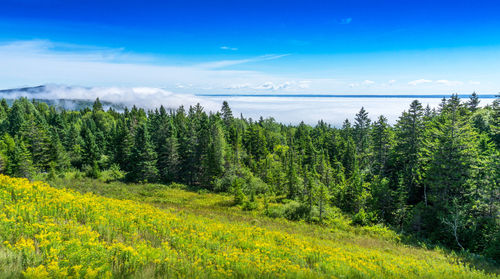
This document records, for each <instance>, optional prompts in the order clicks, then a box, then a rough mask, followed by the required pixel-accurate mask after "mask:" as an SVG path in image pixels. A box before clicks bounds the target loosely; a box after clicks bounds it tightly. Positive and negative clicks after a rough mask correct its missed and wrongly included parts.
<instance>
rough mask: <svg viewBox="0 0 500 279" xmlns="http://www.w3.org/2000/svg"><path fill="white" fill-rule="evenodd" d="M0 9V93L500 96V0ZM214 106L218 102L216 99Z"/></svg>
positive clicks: (68, 0)
mask: <svg viewBox="0 0 500 279" xmlns="http://www.w3.org/2000/svg"><path fill="white" fill-rule="evenodd" d="M0 7H1V8H0V89H7V88H16V87H27V86H37V85H41V84H49V85H53V86H52V87H50V88H57V90H55V89H54V90H55V91H54V92H53V94H56V95H58V96H62V95H61V94H62V93H61V88H70V87H71V88H72V87H74V88H76V89H71V90H67V91H64V92H65V94H66V95H65V97H72V94H74V93H75V92H77V91H78V90H80V91H81V89H82V88H86V89H85V90H86V91H85V90H84V91H85V92H87V93H86V94H90V93H92V94H94V95H95V96H98V95H99V94H103V95H105V96H107V97H109V96H115V97H116V96H121V98H125V99H127V100H128V99H130V98H132V99H134V98H136V99H137V100H138V101H141V102H144V104H148V102H146V101H147V100H146V99H141V98H140V96H142V95H141V94H143V93H144V92H146V93H147V92H160V93H158V94H156V93H154V94H152V93H151V94H150V93H147V94H150V95H154V96H157V97H158V98H159V100H163V99H161V98H163V97H165V96H170V97H168V98H170V99H169V100H171V101H172V102H173V103H175V104H177V103H178V102H186V103H190V102H193V101H199V100H200V98H201V99H203V98H202V97H200V96H196V95H197V94H198V95H200V94H205V95H206V94H235V95H237V94H273V95H275V94H363V95H366V94H398V95H401V94H402V95H404V94H451V93H459V94H470V93H472V92H473V91H475V92H477V93H478V94H479V95H481V94H497V93H498V92H499V91H500V66H499V65H500V16H499V15H500V3H497V1H484V0H474V1H469V0H466V1H464V0H455V1H445V0H443V1H439V0H433V1H428V0H420V1H407V0H397V1H382V0H378V1H361V0H351V1H335V0H332V1H325V0H323V1H314V0H309V1H294V0H288V1H273V0H266V1H261V0H253V1H243V0H239V1H217V0H214V1H192V0H178V1H177V0H176V1H135V0H134V1H124V0H122V1H114V0H107V1H102V0H100V1H95V0H85V1H83V0H73V1H72V0H64V1H60V0H43V1H42V0H0ZM75 90H76V91H75ZM80 91H78V92H80ZM64 92H63V93H64ZM109 92H112V93H110V94H108V93H109ZM51 94H52V93H51ZM53 94H52V95H53ZM147 94H146V95H147ZM63 95H64V94H63ZM94 95H92V97H94ZM86 96H88V95H86ZM174 96H175V98H174ZM160 97H161V98H160ZM109 98H111V97H109ZM165 98H167V97H165ZM155 100H156V99H155ZM165 100H166V99H165ZM203 100H204V101H205V103H206V105H207V106H208V107H212V106H213V105H214V103H213V101H214V100H216V98H212V99H210V100H208V99H207V98H204V99H203ZM242 100H247V99H244V98H243V99H238V100H233V101H234V103H237V104H236V105H238V104H241V103H245V104H246V107H245V109H243V108H242V109H241V110H242V111H250V110H249V109H248V108H249V107H254V104H255V103H256V102H255V100H256V99H252V100H253V101H249V100H247V101H246V102H243V101H242ZM272 100H274V99H272V98H271V99H267V101H265V102H270V101H272ZM316 101H318V102H322V101H321V100H316ZM280 102H281V103H283V106H288V110H289V111H292V110H290V107H293V105H291V104H290V103H287V102H283V99H280V100H279V101H278V100H275V101H274V103H273V104H278V103H280ZM295 102H298V103H302V104H306V103H308V102H301V101H297V99H296V101H295ZM154 103H155V104H158V102H156V101H155V102H154ZM257 103H258V102H257ZM327 103H328V102H323V105H324V104H327ZM347 106H348V107H349V106H350V105H347ZM306 107H307V106H306ZM271 108H272V109H271ZM255 109H257V107H255ZM310 109H314V103H312V104H310ZM398 109H399V107H398ZM273 110H276V111H280V107H276V106H274V105H273V106H270V107H269V113H271V112H273ZM304 113H310V114H311V115H314V116H318V117H319V116H321V115H316V114H315V113H316V112H314V113H313V112H312V111H304ZM330 113H331V110H330ZM325 114H326V112H325ZM289 116H291V114H289Z"/></svg>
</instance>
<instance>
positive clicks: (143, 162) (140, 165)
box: [129, 124, 158, 182]
mask: <svg viewBox="0 0 500 279" xmlns="http://www.w3.org/2000/svg"><path fill="white" fill-rule="evenodd" d="M130 159H131V171H130V173H129V179H130V180H132V181H146V182H156V181H157V179H158V169H157V168H156V160H157V155H156V153H155V151H154V149H153V145H152V143H151V138H150V136H149V132H148V129H147V127H146V124H143V125H139V126H138V127H137V131H136V134H135V142H134V147H133V149H132V153H131V156H130Z"/></svg>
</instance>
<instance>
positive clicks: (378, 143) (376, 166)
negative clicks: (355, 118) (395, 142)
mask: <svg viewBox="0 0 500 279" xmlns="http://www.w3.org/2000/svg"><path fill="white" fill-rule="evenodd" d="M372 143H373V153H374V154H373V155H374V156H373V172H374V173H375V174H379V175H380V174H382V173H383V172H384V170H385V168H386V164H387V160H388V156H389V151H390V148H391V133H390V129H389V124H388V123H387V118H385V117H384V116H383V115H381V116H379V118H378V120H377V121H376V122H375V123H373V132H372Z"/></svg>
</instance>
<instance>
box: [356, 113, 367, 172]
mask: <svg viewBox="0 0 500 279" xmlns="http://www.w3.org/2000/svg"><path fill="white" fill-rule="evenodd" d="M354 139H355V142H356V153H357V155H358V158H359V166H360V168H361V169H363V170H364V169H365V168H367V167H368V162H369V147H370V119H369V118H368V112H367V111H366V110H365V108H363V107H362V108H361V110H360V111H359V112H358V114H356V118H355V122H354Z"/></svg>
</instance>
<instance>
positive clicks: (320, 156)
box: [0, 95, 500, 261]
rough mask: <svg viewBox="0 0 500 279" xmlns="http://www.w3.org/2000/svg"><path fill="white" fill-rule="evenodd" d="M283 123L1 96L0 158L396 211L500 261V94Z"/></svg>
mask: <svg viewBox="0 0 500 279" xmlns="http://www.w3.org/2000/svg"><path fill="white" fill-rule="evenodd" d="M370 117H371V116H369V115H368V112H366V111H365V110H364V109H363V108H361V110H360V111H359V113H358V114H357V115H356V118H355V121H354V123H350V122H349V121H347V120H346V121H345V122H344V124H343V126H342V127H331V126H330V125H328V124H327V123H324V122H322V121H319V122H318V124H317V125H315V126H314V127H312V126H309V125H306V124H304V123H300V124H299V125H284V124H280V123H276V122H275V121H274V120H273V119H264V118H261V119H259V120H254V119H246V118H243V116H241V117H237V116H233V114H232V112H231V109H230V107H229V106H228V104H227V103H226V102H224V104H223V106H222V109H221V111H220V112H217V113H207V112H205V111H204V110H203V108H202V107H201V106H199V105H198V106H194V107H190V108H188V109H185V108H183V107H180V108H178V109H177V110H175V111H166V110H165V109H164V107H160V108H159V109H157V110H154V111H144V110H143V109H140V108H137V107H133V108H131V109H130V110H128V109H125V110H124V111H123V112H117V111H115V110H112V109H110V110H108V111H104V110H103V108H102V104H101V103H100V101H99V100H98V99H97V100H96V101H95V102H94V105H93V107H92V108H87V109H83V110H80V111H66V110H60V109H56V108H55V107H52V106H48V105H47V104H45V103H40V102H36V101H33V102H31V101H29V100H28V99H25V98H21V99H17V100H16V101H15V102H14V103H13V104H12V105H11V106H9V105H8V104H7V102H6V101H5V100H4V101H2V102H1V104H0V131H1V135H2V136H1V140H0V159H1V160H0V166H1V168H0V170H1V171H2V172H3V173H4V174H7V175H11V176H18V177H28V178H32V177H33V176H34V175H36V173H40V172H42V173H43V172H45V173H48V177H49V179H50V178H51V177H52V178H53V177H56V176H58V175H60V174H62V173H64V172H67V171H70V170H79V171H81V172H82V173H84V175H86V176H89V177H94V178H97V177H100V176H103V175H106V176H108V177H109V179H110V180H111V179H115V180H124V181H130V182H162V183H171V182H178V183H183V184H187V185H189V186H190V187H192V188H196V189H206V190H208V191H215V192H229V193H231V194H232V195H234V202H235V203H236V204H242V207H243V208H244V209H246V210H252V209H253V208H254V207H255V201H256V199H257V198H261V199H263V200H264V201H265V202H266V204H267V202H268V201H269V202H271V201H272V202H273V203H279V204H282V206H281V207H269V208H266V214H268V215H269V216H275V217H286V218H288V219H291V220H300V219H303V220H306V221H308V222H315V223H324V224H329V222H330V219H331V218H332V215H333V213H332V212H335V210H336V208H339V209H340V210H342V211H343V212H345V213H346V214H350V215H351V216H352V218H353V223H355V224H359V225H366V224H375V223H384V224H386V225H388V226H391V227H392V228H394V229H395V230H397V231H399V232H402V233H405V234H407V235H411V236H413V237H414V238H416V239H420V240H422V241H425V242H428V243H434V244H440V245H445V246H447V247H449V248H451V249H456V250H468V251H470V252H474V253H479V254H483V255H485V256H487V257H489V258H491V259H495V260H497V261H500V217H499V208H500V187H499V183H500V158H499V155H500V99H498V98H497V99H496V100H495V102H494V103H493V105H490V106H486V107H480V104H479V100H478V99H477V96H476V95H473V96H471V98H470V99H469V100H466V101H461V100H460V99H459V98H458V97H457V96H455V95H453V96H451V98H449V99H446V100H443V101H442V103H441V105H440V106H439V107H438V108H437V109H431V108H429V107H427V108H424V107H423V106H422V105H421V104H420V103H419V102H418V101H413V102H412V103H411V104H410V106H409V108H408V110H407V111H405V112H403V113H402V115H401V117H400V119H399V120H398V122H397V123H396V124H395V125H393V126H392V125H389V124H388V123H387V120H386V118H384V117H383V116H377V117H375V116H373V117H374V118H373V119H374V120H371V119H370Z"/></svg>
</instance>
